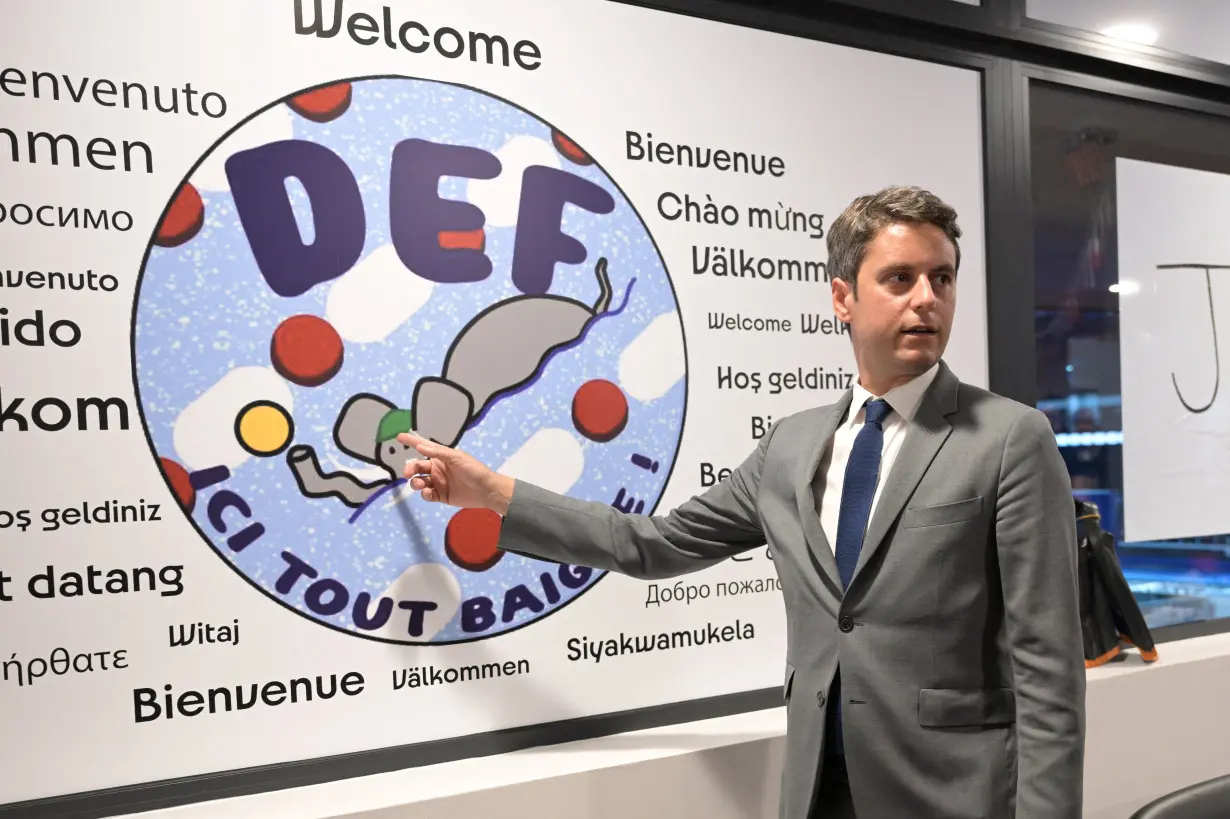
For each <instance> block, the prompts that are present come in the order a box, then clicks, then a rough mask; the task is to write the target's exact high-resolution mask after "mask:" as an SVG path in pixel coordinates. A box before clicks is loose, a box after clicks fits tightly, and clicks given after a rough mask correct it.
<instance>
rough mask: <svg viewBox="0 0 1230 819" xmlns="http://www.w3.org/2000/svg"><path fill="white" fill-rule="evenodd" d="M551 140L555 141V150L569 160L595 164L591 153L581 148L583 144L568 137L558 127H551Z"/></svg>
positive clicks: (582, 163)
mask: <svg viewBox="0 0 1230 819" xmlns="http://www.w3.org/2000/svg"><path fill="white" fill-rule="evenodd" d="M551 141H552V142H554V143H555V150H557V151H559V152H560V153H561V154H563V155H564V157H565V158H566V159H568V161H569V162H572V163H573V164H576V165H593V164H594V160H593V158H592V157H590V155H589V154H587V153H585V151H584V150H582V149H581V146H580V145H578V144H576V143H575V142H573V141H572V140H571V139H569V138H568V137H566V136H564V135H563V134H561V133H560V132H559V131H557V130H556V129H554V128H552V129H551Z"/></svg>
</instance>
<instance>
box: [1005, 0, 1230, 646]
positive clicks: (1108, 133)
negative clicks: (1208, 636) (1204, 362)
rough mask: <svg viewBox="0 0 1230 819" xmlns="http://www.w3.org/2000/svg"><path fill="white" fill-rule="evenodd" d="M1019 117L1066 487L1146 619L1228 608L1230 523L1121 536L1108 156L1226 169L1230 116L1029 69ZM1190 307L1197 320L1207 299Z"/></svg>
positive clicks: (1205, 614)
mask: <svg viewBox="0 0 1230 819" xmlns="http://www.w3.org/2000/svg"><path fill="white" fill-rule="evenodd" d="M1074 5H1077V4H1074ZM1227 5H1230V3H1228V4H1227ZM1030 129H1031V138H1032V157H1031V161H1032V166H1031V168H1032V185H1033V191H1032V193H1033V206H1034V219H1035V224H1034V245H1035V246H1034V265H1035V271H1034V272H1035V326H1036V331H1037V339H1036V352H1037V360H1038V407H1039V408H1040V409H1042V410H1043V411H1044V412H1046V414H1047V415H1048V416H1049V417H1050V419H1051V424H1052V427H1053V428H1054V430H1055V433H1056V437H1057V440H1058V442H1059V444H1060V451H1061V453H1062V454H1063V457H1064V460H1065V462H1066V463H1067V465H1068V469H1069V472H1070V474H1071V477H1072V483H1073V488H1074V489H1075V491H1076V493H1077V495H1078V496H1081V497H1084V498H1086V499H1088V500H1090V501H1093V502H1095V503H1096V504H1097V505H1098V507H1099V509H1100V510H1101V513H1102V524H1103V527H1104V528H1105V529H1107V530H1108V531H1110V532H1111V533H1112V534H1114V535H1115V536H1116V538H1117V539H1118V541H1119V542H1118V545H1117V549H1118V555H1119V558H1120V562H1121V564H1122V565H1123V569H1124V574H1125V575H1126V576H1127V579H1128V581H1129V583H1130V585H1131V586H1132V589H1133V591H1134V592H1135V594H1136V597H1137V599H1138V600H1139V602H1140V604H1141V607H1142V609H1143V610H1144V613H1145V615H1146V618H1147V620H1148V622H1149V624H1150V625H1151V626H1152V627H1155V628H1156V627H1160V626H1167V625H1174V624H1178V623H1187V622H1193V621H1199V620H1208V619H1212V618H1220V617H1230V534H1227V533H1215V534H1209V535H1207V536H1201V537H1188V538H1182V539H1174V540H1148V541H1138V542H1127V541H1125V539H1124V526H1123V521H1124V512H1125V506H1124V496H1123V488H1124V481H1123V479H1124V469H1123V462H1124V459H1123V455H1124V445H1125V443H1126V445H1127V446H1131V441H1130V440H1129V441H1126V442H1125V440H1124V433H1123V410H1124V406H1123V401H1122V394H1121V375H1122V369H1123V368H1124V367H1130V366H1132V362H1131V361H1130V360H1122V361H1121V353H1120V349H1121V348H1120V329H1121V327H1120V299H1121V297H1122V295H1121V292H1120V291H1121V287H1120V268H1119V255H1118V245H1119V234H1118V225H1117V224H1116V220H1117V212H1118V205H1119V202H1118V201H1117V199H1116V196H1117V193H1118V192H1117V187H1116V167H1115V161H1116V158H1119V157H1123V158H1130V159H1136V160H1142V161H1145V162H1150V163H1158V164H1161V165H1166V166H1172V167H1176V168H1193V169H1198V170H1203V171H1213V172H1216V173H1222V174H1230V121H1226V120H1221V119H1218V118H1216V117H1211V116H1203V115H1196V114H1192V113H1188V112H1183V111H1179V110H1177V109H1171V108H1165V107H1160V106H1152V105H1146V104H1143V103H1139V102H1136V101H1133V100H1128V99H1124V98H1120V97H1110V96H1100V95H1095V94H1091V93H1087V92H1083V91H1076V90H1071V89H1061V88H1058V87H1052V86H1048V85H1045V84H1041V83H1034V84H1033V86H1032V87H1031V91H1030ZM1228 181H1230V180H1228ZM1148 193H1149V194H1150V195H1153V194H1154V192H1148ZM1156 195H1158V196H1172V195H1173V193H1171V192H1167V191H1157V192H1156ZM1162 204H1165V203H1162ZM1177 204H1178V203H1176V205H1177ZM1193 286H1194V285H1193ZM1200 295H1202V294H1200ZM1206 311H1207V308H1206ZM1196 318H1197V317H1188V316H1185V315H1174V314H1168V313H1166V312H1165V311H1163V310H1162V309H1160V308H1159V310H1158V315H1157V316H1156V321H1157V322H1158V327H1159V333H1160V332H1161V328H1162V326H1163V325H1164V324H1165V323H1166V322H1182V321H1188V320H1192V321H1195V320H1196ZM1199 318H1203V321H1204V322H1205V326H1207V322H1208V314H1207V312H1206V313H1205V314H1204V315H1203V316H1202V317H1199ZM1211 378H1212V376H1211V375H1210V376H1209V379H1210V380H1211ZM1129 409H1130V408H1129ZM1226 432H1227V434H1230V430H1227V431H1226ZM1163 457H1164V456H1163ZM1227 468H1230V465H1227ZM1146 502H1147V501H1146ZM1208 502H1210V503H1224V502H1225V499H1213V498H1210V499H1209V501H1208ZM1228 531H1230V528H1228Z"/></svg>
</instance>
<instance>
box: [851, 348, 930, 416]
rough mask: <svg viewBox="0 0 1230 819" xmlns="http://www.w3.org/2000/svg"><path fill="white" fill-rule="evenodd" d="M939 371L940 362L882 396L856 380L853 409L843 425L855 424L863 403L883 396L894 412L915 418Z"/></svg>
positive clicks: (852, 399) (852, 402) (860, 413)
mask: <svg viewBox="0 0 1230 819" xmlns="http://www.w3.org/2000/svg"><path fill="white" fill-rule="evenodd" d="M938 372H939V364H938V363H936V364H933V365H931V368H930V369H929V370H927V371H926V372H925V373H923V374H922V375H919V376H917V377H915V378H912V379H910V380H909V381H907V382H905V383H904V384H899V385H898V386H896V387H893V388H892V389H891V390H889V391H888V392H886V393H885V394H884V395H882V396H876V395H872V394H871V393H869V392H868V391H867V390H866V389H865V388H864V387H863V385H862V384H859V383H858V382H855V384H854V395H853V397H852V398H851V399H850V410H852V411H850V412H847V413H846V418H845V421H843V422H842V424H843V426H845V427H852V426H854V424H855V422H857V421H859V420H860V419H861V418H862V409H863V404H865V403H867V402H868V401H870V400H872V399H873V398H883V399H884V400H885V401H887V402H888V405H889V406H890V407H892V408H893V412H895V413H897V415H899V416H901V418H902V419H903V420H905V421H906V422H909V421H912V420H914V414H915V413H916V412H918V406H919V405H920V404H921V403H922V399H923V395H925V394H926V392H927V388H928V387H930V386H931V382H932V381H934V380H935V376H936V373H938Z"/></svg>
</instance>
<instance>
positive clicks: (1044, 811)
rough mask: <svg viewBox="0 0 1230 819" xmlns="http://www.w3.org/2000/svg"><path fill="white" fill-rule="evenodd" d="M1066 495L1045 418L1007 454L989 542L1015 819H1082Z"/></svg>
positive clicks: (1033, 421) (1077, 632) (1013, 437)
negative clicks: (1004, 668)
mask: <svg viewBox="0 0 1230 819" xmlns="http://www.w3.org/2000/svg"><path fill="white" fill-rule="evenodd" d="M1072 510H1073V506H1072V485H1071V480H1070V479H1069V477H1068V471H1067V468H1066V467H1065V466H1064V463H1063V459H1062V458H1061V457H1060V454H1059V449H1058V447H1057V446H1056V443H1055V437H1054V434H1053V433H1052V431H1051V427H1050V424H1049V422H1048V421H1047V420H1046V417H1045V416H1044V415H1042V413H1040V412H1038V411H1036V410H1032V409H1031V410H1029V411H1028V412H1026V413H1024V414H1023V415H1022V416H1021V417H1020V418H1019V419H1018V420H1017V421H1016V423H1015V424H1014V425H1013V427H1012V429H1011V430H1010V431H1009V433H1008V438H1007V441H1006V443H1005V446H1004V453H1003V462H1002V464H1001V466H1000V479H999V497H998V502H997V507H996V518H995V539H996V546H997V549H998V555H999V568H1000V580H1001V583H1002V586H1003V597H1004V608H1005V613H1006V617H1007V633H1008V640H1009V648H1010V652H1011V656H1012V661H1013V670H1014V676H1015V688H1016V702H1017V726H1016V727H1017V755H1018V758H1017V807H1016V817H1017V819H1080V817H1081V801H1082V792H1083V777H1084V746H1085V658H1084V643H1083V638H1082V634H1081V625H1080V597H1079V593H1078V588H1079V586H1078V567H1077V548H1076V546H1077V544H1076V520H1075V515H1074V514H1073V511H1072Z"/></svg>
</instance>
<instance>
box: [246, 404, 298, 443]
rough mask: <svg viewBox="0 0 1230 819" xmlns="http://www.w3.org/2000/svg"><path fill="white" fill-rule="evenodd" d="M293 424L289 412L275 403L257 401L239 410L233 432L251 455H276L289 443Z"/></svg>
mask: <svg viewBox="0 0 1230 819" xmlns="http://www.w3.org/2000/svg"><path fill="white" fill-rule="evenodd" d="M293 429H294V426H293V424H292V422H291V420H290V415H289V413H287V412H286V410H285V409H283V408H282V407H280V406H278V405H277V404H273V403H269V402H263V401H262V402H258V403H255V404H249V405H248V406H246V407H244V408H243V409H242V410H240V412H239V422H238V423H237V424H236V425H235V432H236V434H237V435H238V436H239V443H240V444H242V445H243V448H244V449H246V450H248V451H249V452H251V453H252V454H253V455H260V456H269V455H276V454H278V453H279V452H281V451H282V450H283V449H285V448H286V445H287V444H289V443H290V439H291V435H292V433H293Z"/></svg>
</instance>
